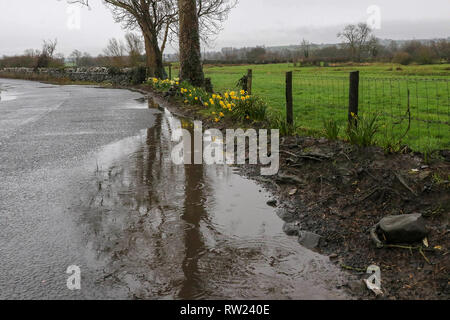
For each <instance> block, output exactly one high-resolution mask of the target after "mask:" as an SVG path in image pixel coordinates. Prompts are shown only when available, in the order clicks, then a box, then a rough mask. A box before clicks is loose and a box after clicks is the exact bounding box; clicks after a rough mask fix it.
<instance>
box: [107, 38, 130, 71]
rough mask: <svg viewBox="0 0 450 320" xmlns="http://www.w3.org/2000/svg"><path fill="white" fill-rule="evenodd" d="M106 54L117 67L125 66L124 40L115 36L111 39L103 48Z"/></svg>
mask: <svg viewBox="0 0 450 320" xmlns="http://www.w3.org/2000/svg"><path fill="white" fill-rule="evenodd" d="M103 53H104V54H105V56H107V57H109V58H110V60H111V61H112V64H113V65H114V66H115V67H123V66H124V65H125V63H124V56H125V46H124V44H123V43H122V41H120V40H117V39H115V38H112V39H109V42H108V45H107V47H106V48H105V49H104V50H103Z"/></svg>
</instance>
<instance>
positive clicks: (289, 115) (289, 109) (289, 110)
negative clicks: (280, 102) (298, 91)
mask: <svg viewBox="0 0 450 320" xmlns="http://www.w3.org/2000/svg"><path fill="white" fill-rule="evenodd" d="M286 121H287V124H288V125H294V109H293V98H292V71H289V72H286Z"/></svg>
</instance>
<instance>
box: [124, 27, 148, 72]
mask: <svg viewBox="0 0 450 320" xmlns="http://www.w3.org/2000/svg"><path fill="white" fill-rule="evenodd" d="M125 42H126V45H127V51H128V56H129V58H130V64H131V65H132V66H137V65H139V62H140V59H141V55H142V51H143V50H144V46H143V43H142V39H141V37H140V36H139V35H137V34H135V33H127V34H126V35H125Z"/></svg>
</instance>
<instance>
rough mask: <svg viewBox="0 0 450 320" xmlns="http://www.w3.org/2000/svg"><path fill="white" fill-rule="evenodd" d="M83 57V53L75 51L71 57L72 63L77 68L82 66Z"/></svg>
mask: <svg viewBox="0 0 450 320" xmlns="http://www.w3.org/2000/svg"><path fill="white" fill-rule="evenodd" d="M82 56H83V53H81V51H79V50H74V51H73V52H72V53H71V54H70V56H69V59H70V60H71V61H72V63H73V64H75V65H76V66H80V61H81V57H82Z"/></svg>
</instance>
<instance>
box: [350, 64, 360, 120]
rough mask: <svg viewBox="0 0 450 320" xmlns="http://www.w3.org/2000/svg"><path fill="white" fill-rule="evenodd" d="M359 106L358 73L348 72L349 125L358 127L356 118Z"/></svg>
mask: <svg viewBox="0 0 450 320" xmlns="http://www.w3.org/2000/svg"><path fill="white" fill-rule="evenodd" d="M358 104H359V71H354V72H350V92H349V104H348V122H349V125H355V126H357V125H358V122H357V118H356V116H357V115H358Z"/></svg>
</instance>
